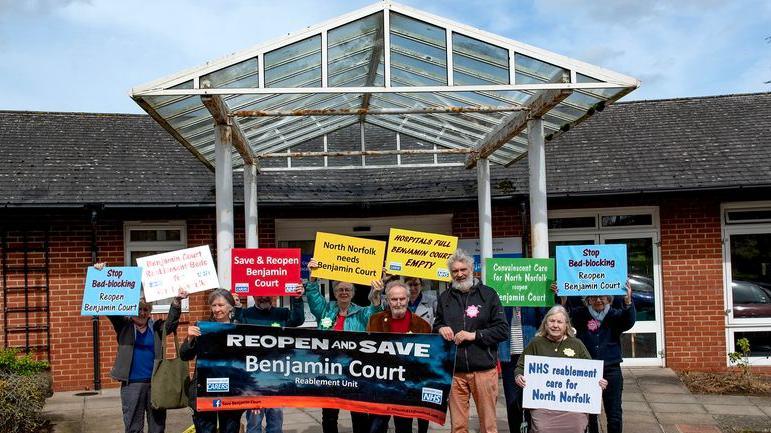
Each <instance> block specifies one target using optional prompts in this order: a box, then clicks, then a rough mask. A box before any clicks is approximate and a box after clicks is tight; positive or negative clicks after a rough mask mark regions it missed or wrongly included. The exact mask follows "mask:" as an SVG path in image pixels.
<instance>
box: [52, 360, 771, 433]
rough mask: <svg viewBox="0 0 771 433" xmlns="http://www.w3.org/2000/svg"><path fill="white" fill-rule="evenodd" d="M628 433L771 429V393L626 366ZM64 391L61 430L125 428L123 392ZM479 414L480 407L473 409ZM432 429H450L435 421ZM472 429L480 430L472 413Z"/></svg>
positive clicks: (302, 431) (301, 419) (308, 429)
mask: <svg viewBox="0 0 771 433" xmlns="http://www.w3.org/2000/svg"><path fill="white" fill-rule="evenodd" d="M624 378H625V379H624V402H623V405H624V432H625V433H662V432H663V433H690V432H698V433H712V432H721V428H722V432H723V433H734V432H740V431H742V429H744V430H746V431H758V432H763V431H765V432H771V397H745V396H711V395H692V394H691V393H690V392H688V389H687V388H685V386H683V385H682V383H680V381H679V380H678V378H677V376H676V375H675V373H674V372H672V370H669V369H666V368H627V369H624ZM78 394H79V393H76V392H58V393H56V394H55V395H54V396H53V397H51V398H50V399H48V401H47V402H46V407H45V412H46V415H47V417H48V418H49V419H50V420H51V422H52V423H53V424H54V430H53V431H54V432H55V433H104V432H122V431H123V421H122V419H121V409H120V396H119V394H118V390H117V389H115V388H111V389H106V390H103V391H102V392H100V393H99V394H97V395H92V396H78ZM472 413H476V411H472ZM505 413H506V411H505V408H504V406H503V395H502V394H501V397H500V399H499V401H498V414H499V415H498V429H499V431H500V432H501V433H508V432H509V429H508V423H507V422H506V417H505ZM191 424H192V422H191V418H190V412H189V410H187V409H178V410H172V411H169V413H168V420H167V423H166V426H167V428H166V431H167V432H168V433H180V432H182V431H184V430H185V429H186V428H188V427H189V426H190V425H191ZM350 430H351V421H350V417H348V416H347V414H346V413H345V412H342V413H341V414H340V431H341V432H344V433H345V432H350ZM429 431H430V432H446V431H449V419H448V422H447V424H446V425H445V426H438V425H436V424H431V427H430V428H429ZM471 431H472V432H477V431H479V422H478V420H477V419H476V418H474V417H472V420H471ZM284 432H285V433H321V410H320V409H286V410H285V412H284Z"/></svg>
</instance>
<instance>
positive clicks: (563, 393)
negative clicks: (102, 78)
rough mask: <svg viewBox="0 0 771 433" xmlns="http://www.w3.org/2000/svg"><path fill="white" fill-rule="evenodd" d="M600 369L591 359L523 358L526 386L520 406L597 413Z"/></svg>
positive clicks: (598, 363)
mask: <svg viewBox="0 0 771 433" xmlns="http://www.w3.org/2000/svg"><path fill="white" fill-rule="evenodd" d="M565 350H571V349H565ZM571 351H572V350H571ZM602 366H603V363H602V361H595V360H592V359H572V358H552V357H548V356H534V355H525V382H526V385H527V386H525V389H524V390H523V394H522V396H523V397H524V399H523V403H522V405H523V406H524V407H526V408H528V409H551V410H562V411H566V412H580V413H594V414H599V413H600V406H601V402H602V389H601V388H600V379H601V378H602Z"/></svg>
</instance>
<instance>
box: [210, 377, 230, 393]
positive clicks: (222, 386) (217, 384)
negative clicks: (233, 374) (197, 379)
mask: <svg viewBox="0 0 771 433" xmlns="http://www.w3.org/2000/svg"><path fill="white" fill-rule="evenodd" d="M228 391H230V378H229V377H207V378H206V392H228Z"/></svg>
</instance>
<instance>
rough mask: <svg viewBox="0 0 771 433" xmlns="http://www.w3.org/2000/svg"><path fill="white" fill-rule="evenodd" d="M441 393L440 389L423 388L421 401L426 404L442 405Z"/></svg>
mask: <svg viewBox="0 0 771 433" xmlns="http://www.w3.org/2000/svg"><path fill="white" fill-rule="evenodd" d="M442 397H443V392H442V390H441V389H435V388H427V387H424V388H423V395H422V398H421V400H422V401H425V402H427V403H434V404H439V405H441V404H442Z"/></svg>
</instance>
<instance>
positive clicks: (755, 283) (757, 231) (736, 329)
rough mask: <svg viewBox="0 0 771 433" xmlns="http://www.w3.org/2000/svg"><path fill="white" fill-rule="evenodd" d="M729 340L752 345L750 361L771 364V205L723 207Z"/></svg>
mask: <svg viewBox="0 0 771 433" xmlns="http://www.w3.org/2000/svg"><path fill="white" fill-rule="evenodd" d="M721 214H722V217H723V218H722V219H723V221H722V224H723V227H722V228H723V240H724V242H723V268H724V275H725V281H724V290H725V301H726V315H727V316H728V326H727V329H726V338H727V343H728V348H729V350H730V351H734V350H736V341H738V340H739V339H741V338H747V340H749V341H750V350H751V355H750V360H751V362H752V363H753V364H756V365H771V350H770V349H769V346H768V343H767V342H768V341H769V340H768V336H769V335H771V219H770V218H769V216H771V202H754V203H726V204H724V205H723V206H722V212H721Z"/></svg>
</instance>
